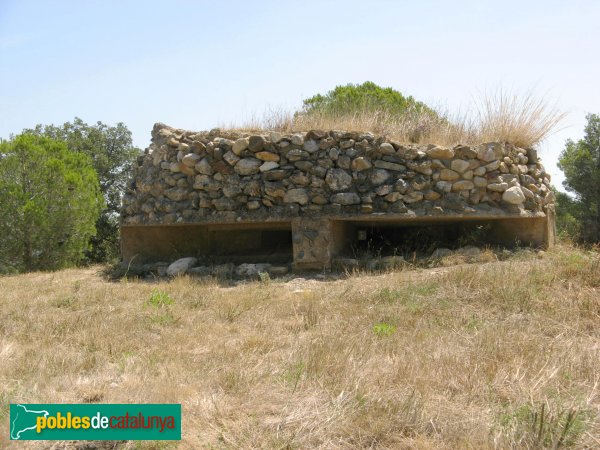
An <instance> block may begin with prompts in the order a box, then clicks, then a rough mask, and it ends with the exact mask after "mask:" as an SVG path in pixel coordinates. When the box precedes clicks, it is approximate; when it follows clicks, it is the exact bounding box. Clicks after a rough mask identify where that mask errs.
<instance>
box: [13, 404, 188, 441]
mask: <svg viewBox="0 0 600 450" xmlns="http://www.w3.org/2000/svg"><path fill="white" fill-rule="evenodd" d="M10 439H11V440H21V441H24V440H26V441H32V440H35V441H46V440H48V441H56V440H74V441H79V440H111V441H112V440H169V441H173V440H180V439H181V405H180V404H23V403H11V405H10Z"/></svg>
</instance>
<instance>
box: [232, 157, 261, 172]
mask: <svg viewBox="0 0 600 450" xmlns="http://www.w3.org/2000/svg"><path fill="white" fill-rule="evenodd" d="M262 163H263V162H262V161H261V160H260V159H256V158H243V159H240V160H239V161H238V163H237V164H236V165H235V171H236V172H237V173H239V174H240V175H253V174H255V173H258V171H259V168H260V166H261V165H262Z"/></svg>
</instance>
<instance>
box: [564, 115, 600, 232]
mask: <svg viewBox="0 0 600 450" xmlns="http://www.w3.org/2000/svg"><path fill="white" fill-rule="evenodd" d="M586 119H587V125H586V127H585V130H584V131H585V134H584V137H583V139H580V140H579V141H577V142H575V141H573V140H570V139H569V140H568V141H567V143H566V145H565V148H564V149H563V151H562V153H561V154H560V158H559V163H558V167H560V169H561V170H562V171H563V172H564V174H565V181H564V182H563V186H564V187H565V188H566V190H567V191H568V192H571V193H572V194H574V196H575V201H576V202H577V203H578V205H577V208H576V209H575V210H576V218H577V219H578V220H579V222H580V237H581V239H582V240H584V241H587V242H600V116H598V115H597V114H588V115H587V116H586Z"/></svg>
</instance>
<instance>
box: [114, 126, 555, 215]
mask: <svg viewBox="0 0 600 450" xmlns="http://www.w3.org/2000/svg"><path fill="white" fill-rule="evenodd" d="M553 203H554V196H553V193H552V191H551V189H550V175H549V174H547V173H546V171H545V170H544V167H543V165H542V164H541V162H540V161H539V159H538V155H537V152H536V150H535V149H524V148H519V147H516V146H514V145H511V144H509V143H502V142H490V143H483V144H481V145H477V146H468V145H458V146H455V147H453V148H448V147H443V146H439V145H435V144H430V145H416V144H405V143H399V142H395V141H393V140H390V139H387V138H386V137H383V136H375V135H373V134H371V133H357V132H342V131H318V130H313V131H309V132H307V133H294V134H285V133H280V132H265V133H257V134H249V133H235V132H228V131H221V130H218V129H216V130H211V131H210V132H193V131H185V130H181V129H174V128H171V127H169V126H166V125H164V124H161V123H158V124H156V125H155V126H154V129H153V131H152V144H151V145H150V147H149V148H148V149H146V153H145V154H144V155H142V156H140V157H139V158H138V161H137V166H136V167H135V171H134V177H133V180H132V181H131V182H130V184H129V186H128V189H127V192H126V195H125V196H124V198H123V208H122V221H123V224H124V225H144V224H173V223H199V222H209V223H210V222H214V223H218V222H234V221H235V222H240V221H269V220H282V219H283V220H286V219H287V218H294V217H319V216H322V217H336V216H365V215H394V216H402V217H408V216H415V217H421V216H444V215H481V216H494V215H498V216H510V215H517V216H521V217H527V216H532V217H535V216H537V217H541V216H544V215H545V212H546V211H547V209H548V208H553Z"/></svg>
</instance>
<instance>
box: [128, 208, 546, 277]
mask: <svg viewBox="0 0 600 450" xmlns="http://www.w3.org/2000/svg"><path fill="white" fill-rule="evenodd" d="M457 224H469V225H485V227H486V228H485V230H486V235H485V237H484V239H485V243H487V244H490V245H501V246H506V247H514V246H532V247H537V248H546V247H549V246H551V245H553V244H554V243H555V229H554V212H553V211H548V214H547V215H546V216H543V217H500V218H499V217H488V218H484V217H464V216H463V217H444V218H441V217H420V218H414V217H413V218H390V217H380V218H374V217H369V218H367V217H365V218H362V217H354V218H336V219H323V218H319V219H309V218H298V219H294V220H292V221H291V222H267V223H244V224H219V225H215V224H211V225H159V226H123V227H122V228H121V250H122V255H123V260H124V261H125V262H130V261H132V260H133V261H134V262H135V263H146V262H157V261H167V262H168V261H173V260H175V259H178V258H181V257H185V256H197V257H200V258H201V259H202V260H203V261H205V262H207V263H221V262H234V263H242V262H251V263H261V262H271V263H289V262H290V261H291V262H292V264H293V269H294V270H296V271H303V270H329V269H331V265H332V261H333V259H335V258H336V257H338V256H349V255H344V253H347V252H348V249H350V248H352V247H353V246H354V245H355V244H356V243H357V242H358V240H359V231H360V230H365V229H368V228H369V227H370V228H371V229H373V228H377V229H386V230H388V231H387V233H389V230H390V229H392V231H393V234H394V235H400V236H401V237H402V234H403V230H405V229H406V228H407V227H412V228H413V229H414V228H416V227H421V226H427V227H437V228H438V229H439V230H440V233H444V234H445V235H446V238H448V235H447V234H448V233H445V232H446V231H448V230H446V229H452V230H454V229H456V228H457V227H456V225H457ZM452 236H453V235H452V234H450V238H451V239H452Z"/></svg>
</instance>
